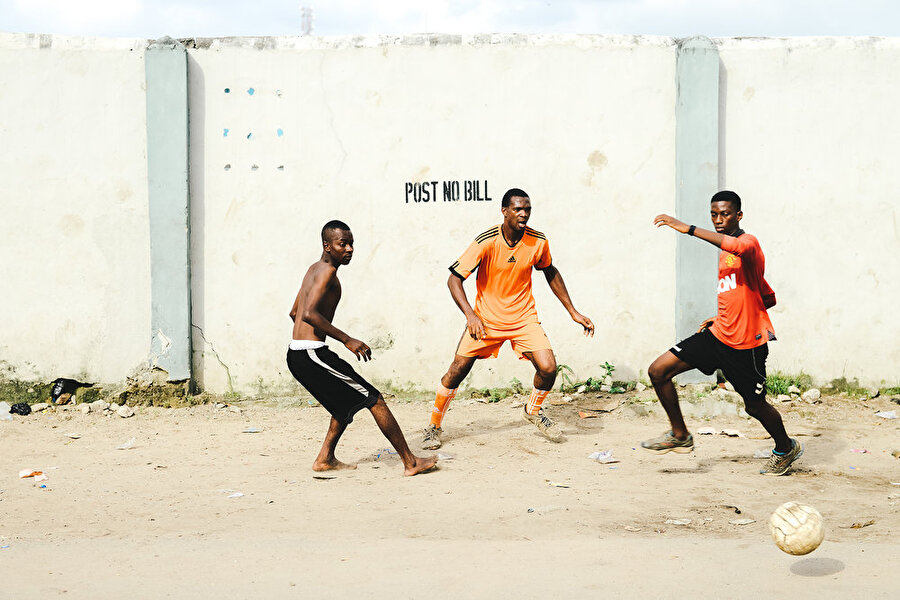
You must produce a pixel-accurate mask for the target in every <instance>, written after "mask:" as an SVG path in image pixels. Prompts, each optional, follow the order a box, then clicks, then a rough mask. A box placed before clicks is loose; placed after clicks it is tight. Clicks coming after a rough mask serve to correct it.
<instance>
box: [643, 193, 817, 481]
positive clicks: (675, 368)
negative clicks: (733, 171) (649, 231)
mask: <svg viewBox="0 0 900 600" xmlns="http://www.w3.org/2000/svg"><path fill="white" fill-rule="evenodd" d="M710 216H711V217H712V222H713V225H714V226H715V229H716V230H715V231H708V230H706V229H698V228H697V227H696V226H695V225H690V226H688V225H687V224H685V223H682V222H681V221H679V220H677V219H674V218H672V217H670V216H669V215H659V216H657V217H656V218H655V219H654V220H653V223H654V224H655V225H656V226H657V227H662V226H663V225H665V226H667V227H671V228H672V229H674V230H675V231H678V232H680V233H685V234H687V235H691V236H694V237H697V238H700V239H701V240H704V241H706V242H709V243H710V244H713V245H714V246H718V247H719V248H721V249H722V251H721V252H720V253H719V288H718V312H717V314H716V316H715V317H714V318H711V319H707V320H706V321H704V322H703V324H702V325H701V326H700V330H699V331H698V332H697V333H695V334H694V335H692V336H691V337H689V338H687V339H685V340H683V341H681V342H678V343H677V344H676V345H674V346H672V348H670V349H669V350H668V351H667V352H665V353H664V354H663V355H662V356H660V357H659V358H657V359H656V360H655V361H653V364H651V365H650V369H649V371H648V374H649V375H650V381H651V382H652V383H653V388H654V389H655V390H656V395H657V396H658V397H659V402H660V404H662V406H663V408H664V409H665V410H666V414H667V415H668V416H669V422H670V423H671V425H672V430H671V431H668V432H666V433H664V434H663V435H662V436H660V437H658V438H654V439H651V440H646V441H644V442H641V447H642V448H644V449H646V450H650V451H651V452H655V453H657V454H665V453H666V452H678V453H683V454H687V453H689V452H691V451H692V450H693V449H694V438H693V436H692V435H691V434H690V433H689V432H688V430H687V426H686V425H685V424H684V418H683V417H682V416H681V407H680V406H679V405H678V393H677V392H676V391H675V386H674V385H673V383H672V378H673V377H675V376H676V375H678V374H679V373H684V372H685V371H689V370H691V369H695V368H696V369H700V370H701V371H702V372H704V373H706V374H707V375H712V374H713V373H714V372H715V370H716V369H722V372H723V373H724V374H725V378H726V379H728V381H730V382H731V383H732V385H734V389H735V391H737V393H739V394H740V395H741V398H743V399H744V407H745V409H746V411H747V414H748V415H750V416H751V417H753V418H755V419H757V420H758V421H759V422H760V423H762V426H763V427H764V428H765V429H766V431H768V432H769V435H771V436H772V439H773V440H774V441H775V449H774V450H773V451H772V456H771V457H770V458H769V462H768V463H767V464H766V466H765V467H764V468H763V469H761V470H760V473H761V474H763V475H784V474H785V473H787V472H788V469H789V468H790V466H791V464H792V463H793V462H794V461H795V460H797V459H798V458H800V455H801V454H803V446H802V445H801V444H800V442H798V441H797V440H795V439H791V438H790V437H788V434H787V432H786V431H785V429H784V423H783V422H782V420H781V415H780V414H778V411H777V410H775V407H773V406H772V405H771V404H769V403H768V402H766V357H767V356H768V355H769V347H768V342H769V341H770V340H774V339H775V333H774V328H773V327H772V322H771V321H770V320H769V314H768V313H767V312H766V309H769V308H771V307H773V306H775V292H774V291H772V288H771V287H769V284H768V283H766V280H765V277H764V275H765V270H766V257H765V256H764V255H763V252H762V248H760V246H759V241H758V240H757V239H756V238H755V237H754V236H752V235H750V234H749V233H745V232H744V231H743V230H742V229H741V228H740V227H739V224H740V221H741V219H742V218H743V216H744V213H743V212H741V198H740V196H738V195H737V194H735V193H734V192H730V191H721V192H718V193H716V194H714V195H713V197H712V200H711V201H710Z"/></svg>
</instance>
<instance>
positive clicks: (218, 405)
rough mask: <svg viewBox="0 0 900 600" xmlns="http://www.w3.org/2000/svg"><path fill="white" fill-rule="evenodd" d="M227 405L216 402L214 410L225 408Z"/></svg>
mask: <svg viewBox="0 0 900 600" xmlns="http://www.w3.org/2000/svg"><path fill="white" fill-rule="evenodd" d="M227 406H228V405H227V404H224V403H222V402H216V408H226V407H227Z"/></svg>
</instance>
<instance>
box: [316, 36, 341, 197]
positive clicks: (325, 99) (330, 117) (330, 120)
mask: <svg viewBox="0 0 900 600" xmlns="http://www.w3.org/2000/svg"><path fill="white" fill-rule="evenodd" d="M324 66H325V53H324V52H323V53H322V60H320V61H319V86H320V87H321V90H322V102H323V103H324V105H325V110H327V111H328V126H329V127H330V128H331V132H332V133H333V134H334V139H335V140H336V141H337V143H338V146H339V147H340V149H341V164H340V165H339V166H338V170H337V174H336V175H335V181H339V180H340V177H341V172H342V171H343V170H344V163H345V162H347V149H346V148H345V147H344V142H343V141H342V140H341V136H339V135H338V132H337V128H336V127H335V126H334V111H333V110H331V104H330V102H329V100H328V93H327V92H326V91H325V69H324Z"/></svg>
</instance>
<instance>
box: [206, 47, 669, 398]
mask: <svg viewBox="0 0 900 600" xmlns="http://www.w3.org/2000/svg"><path fill="white" fill-rule="evenodd" d="M189 55H190V59H191V60H190V63H189V64H190V78H191V98H192V99H194V102H193V103H192V105H191V111H192V135H193V140H194V145H193V153H192V173H193V181H194V187H193V188H192V195H193V197H192V207H193V216H194V220H193V227H192V235H193V239H194V250H195V257H196V258H195V267H194V271H193V275H194V301H193V305H194V318H195V322H197V323H198V324H200V323H199V322H200V321H202V324H200V325H201V327H202V328H203V331H204V334H205V337H206V340H207V341H208V342H209V343H211V344H212V347H214V348H215V351H216V353H217V355H218V358H216V356H214V355H213V354H212V352H211V349H212V347H211V346H210V345H209V344H205V345H204V343H203V340H202V339H198V338H197V337H195V349H196V351H197V352H198V353H202V358H201V359H200V360H199V361H198V362H199V364H201V365H202V373H203V380H204V384H205V385H206V387H208V388H210V389H215V390H223V389H226V387H227V374H226V370H225V369H224V368H223V367H222V366H221V365H220V362H219V361H220V360H221V362H223V363H225V365H227V366H228V372H230V375H231V377H232V380H233V385H234V386H235V388H236V389H247V388H248V387H250V388H252V384H253V383H254V381H256V380H257V378H262V379H263V380H264V381H265V382H266V383H278V382H281V383H284V382H290V374H289V373H288V371H287V369H286V367H285V366H284V354H285V351H286V345H287V341H288V340H289V339H290V331H291V323H290V321H289V319H288V317H287V313H288V310H289V308H290V306H291V303H292V302H293V299H294V295H295V293H296V291H297V287H298V285H299V283H300V280H301V278H302V276H303V274H304V272H305V270H306V268H307V267H308V266H309V264H310V263H312V262H314V261H315V260H317V259H318V257H319V255H320V253H321V244H320V242H319V230H320V229H321V227H322V225H323V224H324V223H325V222H326V221H327V220H329V219H332V218H338V219H342V220H344V221H346V222H347V223H348V224H350V226H351V227H352V229H353V232H354V235H355V238H356V242H357V244H356V252H355V255H354V259H353V263H352V264H351V265H349V266H348V267H344V268H341V270H340V272H339V273H340V276H341V278H342V281H343V284H344V299H343V301H342V303H341V306H340V307H339V309H338V313H337V317H336V319H335V323H336V324H337V325H338V326H339V327H341V328H343V329H345V330H346V331H348V333H350V334H351V335H353V336H356V337H359V338H361V339H363V340H367V341H368V342H370V343H371V344H372V345H373V346H374V347H375V356H376V360H375V361H374V362H372V363H371V364H369V365H365V366H363V367H362V369H361V370H362V372H364V373H365V375H366V376H368V377H371V378H373V379H381V380H388V379H389V380H391V381H393V382H394V383H396V384H402V383H406V382H413V383H415V384H419V385H423V386H427V387H432V386H434V385H435V384H436V382H437V380H438V378H439V377H440V376H441V375H442V374H443V372H444V370H445V369H446V367H447V365H448V364H449V362H450V360H451V358H452V356H453V353H454V350H455V347H456V343H457V341H458V339H459V336H460V334H461V331H462V328H463V325H464V319H463V318H462V315H461V314H460V313H459V311H458V309H457V308H456V307H455V305H454V304H453V302H452V300H451V298H450V295H449V292H448V291H447V287H446V281H447V277H448V275H449V271H448V270H447V267H448V266H449V265H450V264H451V263H452V262H453V261H454V260H455V259H456V258H457V256H458V255H459V254H460V253H461V252H462V251H463V250H464V249H465V247H466V246H467V245H468V243H469V242H470V241H471V240H472V239H473V238H474V237H475V236H476V235H477V234H479V233H480V232H482V231H484V230H485V229H487V228H488V227H489V226H491V225H493V224H496V223H498V222H499V221H500V199H501V197H502V195H503V192H504V191H505V190H506V189H508V188H510V187H522V188H524V189H525V190H527V191H528V192H529V194H530V195H531V198H532V203H533V206H534V212H533V216H532V221H531V225H532V226H533V227H534V228H536V229H538V230H540V231H543V232H544V233H546V234H547V235H548V237H549V239H550V241H551V250H552V252H553V254H554V262H555V264H556V265H557V266H558V267H559V269H560V271H561V272H562V273H563V275H564V277H565V280H566V283H567V285H568V288H569V291H570V293H571V295H572V297H573V299H574V302H575V305H576V307H578V308H579V309H580V310H581V311H582V312H583V313H585V314H587V315H589V316H590V317H592V318H593V320H594V321H595V323H596V325H597V333H596V336H595V337H594V338H593V339H585V338H583V336H582V335H581V332H580V331H581V330H580V327H578V326H577V325H575V324H574V323H573V322H572V321H571V320H570V319H569V317H568V315H567V313H565V311H564V310H563V308H562V307H561V305H560V304H559V303H558V301H557V300H556V299H555V298H554V297H553V296H552V294H551V293H550V292H549V290H548V287H547V284H546V282H545V281H544V278H543V276H541V275H540V274H539V273H536V274H535V288H536V296H537V302H538V310H539V314H540V316H541V318H542V321H543V323H544V326H545V328H546V330H547V332H548V334H549V336H550V338H551V340H552V342H553V343H554V347H555V349H556V352H557V355H558V357H559V361H560V362H562V363H565V364H568V365H570V366H572V367H573V368H574V369H575V370H576V371H577V372H578V373H579V374H580V375H581V376H584V377H586V376H588V375H590V374H594V375H596V374H598V373H600V372H601V370H600V369H599V366H598V365H599V364H602V363H603V362H604V361H605V360H608V361H610V362H612V363H614V364H616V365H619V367H620V372H621V374H622V375H623V376H630V377H636V376H637V371H638V369H643V368H644V366H645V365H646V364H648V363H649V361H650V360H651V359H652V358H653V356H655V354H656V353H658V352H659V351H660V349H665V348H666V347H667V345H668V344H670V343H671V342H672V340H671V336H672V332H673V331H674V325H673V314H674V309H673V307H672V302H671V298H672V296H673V290H674V287H673V286H674V273H673V269H672V265H673V251H674V240H673V239H672V236H670V235H665V234H662V233H659V232H656V231H654V230H653V228H652V226H651V224H650V222H651V219H652V217H653V215H655V214H656V213H657V212H659V211H662V210H671V207H672V206H673V202H674V200H673V187H674V171H673V169H674V157H673V148H674V141H673V140H674V121H673V115H674V107H673V97H674V52H673V46H672V44H671V41H670V40H668V39H667V38H666V39H659V38H657V39H651V40H646V39H637V38H609V37H578V38H558V37H550V38H522V37H510V38H491V37H483V38H421V39H416V38H405V39H402V40H395V39H385V38H381V39H366V40H356V41H355V42H351V41H349V40H338V41H316V40H302V39H301V40H286V39H281V40H266V43H265V44H263V43H262V42H260V43H257V42H255V41H254V40H238V41H232V40H215V41H213V42H212V45H211V46H209V47H205V48H204V47H201V48H197V49H192V50H189ZM226 88H227V89H228V90H229V93H225V89H226ZM251 88H252V89H253V94H252V95H251V94H250V93H249V92H248V90H249V89H251ZM279 128H280V129H281V130H282V131H283V135H281V136H280V137H279V136H278V133H277V130H278V129H279ZM225 129H228V130H229V131H228V134H227V136H226V135H225V134H224V132H225ZM251 133H252V139H248V138H247V136H248V134H251ZM200 138H202V140H203V141H202V145H198V144H197V140H198V139H200ZM226 165H230V168H229V169H228V170H226ZM253 165H256V166H257V168H256V169H255V170H254V168H253ZM279 167H283V170H282V169H279ZM461 180H478V181H481V182H484V181H487V184H488V195H489V196H490V197H491V198H492V201H491V202H486V201H485V202H474V201H473V202H466V201H465V200H461V201H459V202H444V201H443V200H441V201H438V202H428V203H424V202H422V203H415V202H414V201H412V200H411V201H410V202H409V203H407V198H406V188H405V184H406V183H407V182H424V181H438V182H443V181H461ZM482 186H483V183H482ZM441 187H442V184H441V183H439V184H438V190H439V193H440V190H441ZM482 194H483V192H482ZM200 205H202V208H199V206H200ZM201 261H202V262H201ZM466 287H467V290H468V293H469V295H470V298H471V299H472V300H473V301H474V294H475V290H474V278H472V281H471V282H469V283H468V284H467V286H466ZM660 299H664V300H662V301H661V300H660ZM332 344H333V345H334V343H333V342H332ZM338 346H340V345H338ZM339 352H343V353H345V356H351V355H349V353H348V352H346V350H344V349H343V348H342V347H341V348H340V350H339ZM532 373H533V370H532V369H531V367H530V365H527V364H525V363H521V364H517V362H516V361H515V360H514V359H513V358H512V353H511V351H509V350H508V349H506V350H505V351H504V352H503V353H501V359H500V360H499V361H485V362H484V364H480V365H479V367H478V368H477V370H476V372H475V373H474V376H473V379H472V383H475V384H478V383H487V382H492V383H503V382H506V381H509V379H510V378H511V377H513V376H517V377H519V378H520V379H521V380H523V381H530V377H531V374H532Z"/></svg>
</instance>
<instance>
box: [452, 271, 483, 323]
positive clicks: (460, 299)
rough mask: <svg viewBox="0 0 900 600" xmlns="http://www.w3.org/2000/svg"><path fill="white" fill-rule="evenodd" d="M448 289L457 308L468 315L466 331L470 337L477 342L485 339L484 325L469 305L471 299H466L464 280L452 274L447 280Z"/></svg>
mask: <svg viewBox="0 0 900 600" xmlns="http://www.w3.org/2000/svg"><path fill="white" fill-rule="evenodd" d="M447 287H448V288H450V296H452V297H453V301H454V302H456V306H458V307H459V310H461V311H462V313H463V314H464V315H466V329H467V330H468V331H469V335H471V336H472V337H473V338H475V339H476V340H480V339H481V338H483V337H484V323H483V322H482V321H481V318H480V317H479V316H478V315H476V314H475V311H474V310H472V305H471V304H469V299H468V298H466V290H465V289H463V280H462V279H460V278H459V277H457V276H456V275H454V274H453V273H451V274H450V278H449V279H448V280H447Z"/></svg>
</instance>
